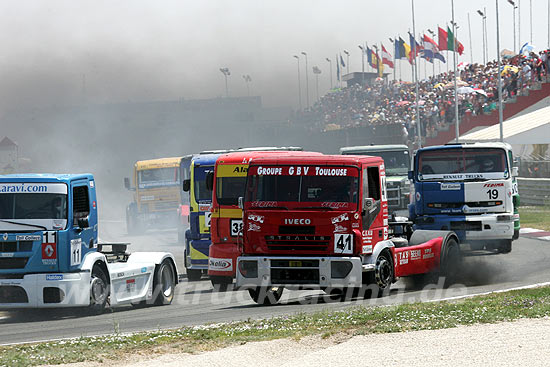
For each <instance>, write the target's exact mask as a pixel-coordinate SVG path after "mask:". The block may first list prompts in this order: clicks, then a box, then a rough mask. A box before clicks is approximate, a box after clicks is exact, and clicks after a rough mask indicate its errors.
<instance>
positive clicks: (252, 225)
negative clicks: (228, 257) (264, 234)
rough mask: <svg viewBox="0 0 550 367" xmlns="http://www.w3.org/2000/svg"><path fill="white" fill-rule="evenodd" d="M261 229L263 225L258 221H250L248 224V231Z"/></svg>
mask: <svg viewBox="0 0 550 367" xmlns="http://www.w3.org/2000/svg"><path fill="white" fill-rule="evenodd" d="M261 229H262V227H260V226H259V225H257V224H256V223H250V224H249V225H248V232H260V230H261Z"/></svg>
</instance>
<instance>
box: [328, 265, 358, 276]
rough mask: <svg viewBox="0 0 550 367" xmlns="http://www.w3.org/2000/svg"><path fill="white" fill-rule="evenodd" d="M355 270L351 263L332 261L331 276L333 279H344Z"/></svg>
mask: <svg viewBox="0 0 550 367" xmlns="http://www.w3.org/2000/svg"><path fill="white" fill-rule="evenodd" d="M351 268H353V264H352V263H351V262H349V261H332V262H331V263H330V276H331V278H333V279H343V278H345V277H347V276H348V274H349V273H350V271H351Z"/></svg>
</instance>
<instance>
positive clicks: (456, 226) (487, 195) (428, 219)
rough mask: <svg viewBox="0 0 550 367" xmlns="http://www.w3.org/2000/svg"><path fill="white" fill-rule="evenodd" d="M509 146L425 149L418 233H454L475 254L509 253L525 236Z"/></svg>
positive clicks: (417, 164)
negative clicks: (514, 244) (521, 228)
mask: <svg viewBox="0 0 550 367" xmlns="http://www.w3.org/2000/svg"><path fill="white" fill-rule="evenodd" d="M511 158H512V149H511V146H510V145H509V144H507V143H500V142H494V143H474V144H448V145H444V146H434V147H426V148H422V149H419V150H418V151H417V152H416V155H415V157H414V170H413V171H411V172H410V173H409V176H410V178H411V179H412V182H413V184H414V202H413V204H411V206H410V208H409V217H410V219H411V220H412V221H413V222H414V224H415V227H416V228H418V229H429V230H452V231H454V232H456V234H457V235H458V236H459V238H460V240H461V241H463V242H464V243H467V244H469V246H470V248H471V249H472V250H490V251H494V250H496V251H498V252H501V253H508V252H510V251H511V250H512V240H513V239H515V238H517V236H518V235H519V214H518V212H517V206H518V205H519V194H518V192H517V184H516V183H515V177H514V176H515V173H516V171H517V170H516V169H514V167H512V162H513V160H512V159H511Z"/></svg>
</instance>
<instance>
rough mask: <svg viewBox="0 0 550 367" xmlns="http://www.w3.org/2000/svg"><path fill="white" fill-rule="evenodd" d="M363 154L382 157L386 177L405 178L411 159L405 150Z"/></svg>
mask: <svg viewBox="0 0 550 367" xmlns="http://www.w3.org/2000/svg"><path fill="white" fill-rule="evenodd" d="M364 154H366V155H374V156H377V157H382V159H383V160H384V166H385V167H386V175H388V176H406V175H407V172H408V171H409V170H410V167H411V159H410V157H409V152H408V151H407V150H396V151H380V152H375V151H373V152H365V153H364Z"/></svg>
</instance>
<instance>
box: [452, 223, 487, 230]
mask: <svg viewBox="0 0 550 367" xmlns="http://www.w3.org/2000/svg"><path fill="white" fill-rule="evenodd" d="M460 230H462V231H481V222H478V221H453V222H451V231H460Z"/></svg>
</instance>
